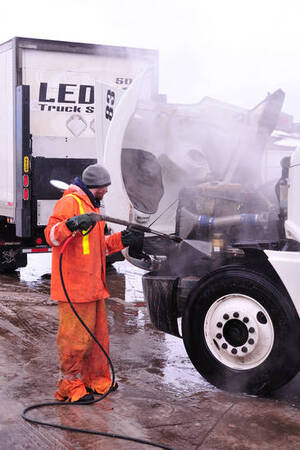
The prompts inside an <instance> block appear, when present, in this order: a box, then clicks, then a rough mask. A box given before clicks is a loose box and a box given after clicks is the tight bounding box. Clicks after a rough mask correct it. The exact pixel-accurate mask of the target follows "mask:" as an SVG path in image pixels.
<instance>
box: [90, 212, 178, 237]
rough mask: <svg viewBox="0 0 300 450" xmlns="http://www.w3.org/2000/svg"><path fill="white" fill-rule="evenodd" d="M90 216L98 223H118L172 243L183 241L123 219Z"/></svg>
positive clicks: (96, 215) (94, 214) (95, 214)
mask: <svg viewBox="0 0 300 450" xmlns="http://www.w3.org/2000/svg"><path fill="white" fill-rule="evenodd" d="M88 214H89V215H91V216H93V217H94V218H95V219H96V220H97V222H98V221H100V220H101V221H104V222H111V223H116V224H118V225H124V226H125V227H131V228H132V229H133V230H137V231H142V232H143V233H151V234H155V235H157V236H160V237H162V238H165V239H171V240H172V241H175V242H181V241H182V238H181V237H179V236H173V235H171V234H166V233H162V232H161V231H157V230H153V229H152V228H149V227H145V226H144V225H140V224H138V223H134V222H129V221H127V220H123V219H115V218H114V217H109V216H104V215H102V214H97V213H93V212H91V213H88Z"/></svg>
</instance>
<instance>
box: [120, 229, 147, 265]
mask: <svg viewBox="0 0 300 450" xmlns="http://www.w3.org/2000/svg"><path fill="white" fill-rule="evenodd" d="M121 239H122V244H123V245H124V247H129V252H128V253H129V256H132V257H133V258H137V259H141V258H142V257H143V246H144V233H143V232H142V231H138V230H135V229H128V228H127V229H126V230H123V231H121Z"/></svg>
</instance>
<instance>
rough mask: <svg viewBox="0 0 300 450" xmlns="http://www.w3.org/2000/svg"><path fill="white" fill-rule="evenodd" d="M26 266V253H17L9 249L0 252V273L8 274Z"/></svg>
mask: <svg viewBox="0 0 300 450" xmlns="http://www.w3.org/2000/svg"><path fill="white" fill-rule="evenodd" d="M26 265H27V255H26V253H18V252H15V251H14V250H11V249H9V248H7V249H5V250H2V251H0V272H2V273H9V272H13V271H14V270H16V269H18V268H19V267H25V266H26Z"/></svg>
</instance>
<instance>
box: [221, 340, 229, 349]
mask: <svg viewBox="0 0 300 450" xmlns="http://www.w3.org/2000/svg"><path fill="white" fill-rule="evenodd" d="M227 347H228V345H227V344H226V342H224V344H222V348H224V350H226V348H227Z"/></svg>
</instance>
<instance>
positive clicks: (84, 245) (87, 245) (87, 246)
mask: <svg viewBox="0 0 300 450" xmlns="http://www.w3.org/2000/svg"><path fill="white" fill-rule="evenodd" d="M68 196H71V197H73V198H75V200H77V203H78V205H79V211H80V214H84V210H83V207H82V203H81V200H80V198H78V197H77V196H76V195H74V194H68V195H66V197H68ZM82 248H83V254H84V255H89V253H90V243H89V236H88V235H86V236H85V235H83V238H82Z"/></svg>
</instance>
